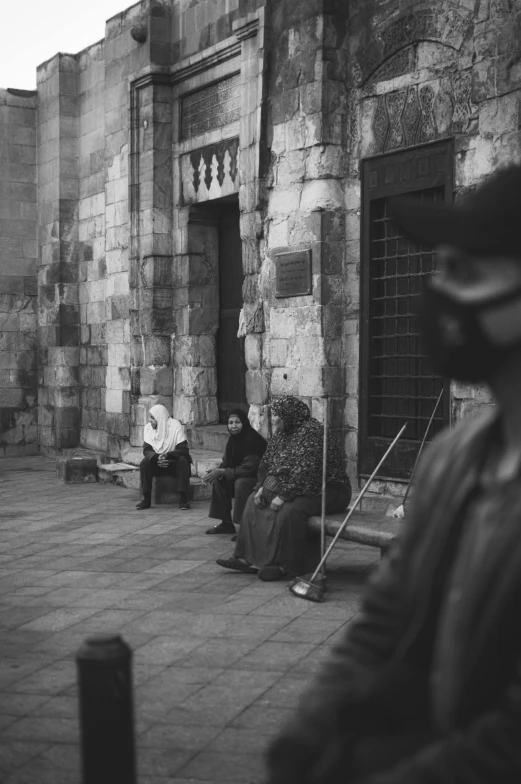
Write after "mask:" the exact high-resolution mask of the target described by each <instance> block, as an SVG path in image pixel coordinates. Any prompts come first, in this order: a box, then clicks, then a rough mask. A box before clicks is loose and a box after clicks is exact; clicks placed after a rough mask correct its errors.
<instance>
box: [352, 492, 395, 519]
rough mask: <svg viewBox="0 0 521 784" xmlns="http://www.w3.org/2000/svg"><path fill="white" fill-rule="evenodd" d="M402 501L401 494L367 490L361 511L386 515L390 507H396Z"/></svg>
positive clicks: (361, 504)
mask: <svg viewBox="0 0 521 784" xmlns="http://www.w3.org/2000/svg"><path fill="white" fill-rule="evenodd" d="M401 503H402V498H401V496H396V495H387V494H383V493H371V492H367V493H366V494H365V495H364V497H363V498H362V501H361V503H360V511H361V512H368V513H369V514H378V515H385V514H386V513H387V511H388V509H389V508H393V509H395V508H396V507H398V506H400V504H401Z"/></svg>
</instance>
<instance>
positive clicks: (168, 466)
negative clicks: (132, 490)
mask: <svg viewBox="0 0 521 784" xmlns="http://www.w3.org/2000/svg"><path fill="white" fill-rule="evenodd" d="M148 416H149V419H150V421H149V423H148V424H147V425H145V443H144V444H143V454H144V458H143V460H142V461H141V463H140V465H139V472H140V475H141V490H142V492H143V500H142V501H140V502H139V504H138V505H137V506H136V509H149V508H150V506H151V503H152V500H151V499H152V480H153V478H154V477H155V476H169V475H170V476H175V477H177V490H178V493H179V508H180V509H190V503H189V500H188V490H189V488H190V473H191V469H190V464H191V463H192V458H191V457H190V452H189V451H188V441H187V439H186V432H185V429H184V426H183V425H182V424H181V422H178V420H177V419H173V417H171V416H170V414H169V413H168V409H167V408H165V406H161V405H156V406H152V408H151V409H150V411H149V414H148Z"/></svg>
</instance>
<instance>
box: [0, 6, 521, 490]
mask: <svg viewBox="0 0 521 784" xmlns="http://www.w3.org/2000/svg"><path fill="white" fill-rule="evenodd" d="M520 33H521V0H430V2H423V1H422V0H419V1H418V2H411V1H410V0H386V2H382V1H381V0H350V1H348V0H306V2H301V1H300V0H278V1H277V2H271V0H265V2H263V0H142V2H140V3H138V4H136V5H134V6H132V7H131V8H129V9H127V10H126V11H125V12H123V13H121V14H118V15H117V16H115V17H113V18H112V19H110V20H108V22H107V24H106V34H105V38H104V39H103V40H102V41H99V42H97V43H95V44H93V45H92V46H90V47H89V48H87V49H85V50H84V51H82V52H80V53H79V54H74V55H72V54H57V55H56V56H55V57H53V58H52V59H51V60H49V61H48V62H46V63H44V64H43V65H41V66H40V67H39V68H38V79H37V91H36V92H35V93H34V94H32V93H31V94H24V93H23V92H22V91H16V90H4V91H2V92H1V93H0V122H1V128H0V134H1V137H0V138H1V139H2V145H1V147H0V155H1V159H0V165H1V170H2V179H1V182H0V188H1V195H2V202H1V204H2V215H1V237H2V239H1V243H2V244H1V253H2V256H1V261H0V283H1V300H0V301H1V311H2V315H1V319H2V321H1V323H0V330H1V332H2V334H1V336H0V368H1V369H0V390H1V391H0V394H1V407H2V414H1V416H2V420H1V422H2V435H1V438H0V442H1V445H2V449H3V451H4V454H6V455H9V454H18V453H20V452H26V451H28V450H29V451H30V450H33V449H36V448H37V445H39V447H40V449H41V450H42V451H43V452H45V453H46V454H57V453H59V452H60V450H69V449H72V450H74V449H78V448H84V449H91V450H95V451H97V452H99V453H102V454H104V455H106V456H107V457H108V458H110V459H113V458H120V457H121V456H123V457H125V454H126V453H127V452H128V450H129V448H130V447H137V446H139V445H140V444H141V442H142V434H143V425H144V422H145V420H146V413H147V409H148V407H149V406H150V404H151V402H153V401H156V400H159V401H163V402H165V404H166V405H167V406H168V407H170V408H171V409H172V410H173V414H174V416H176V417H178V418H179V419H181V420H182V421H183V422H184V423H186V424H187V425H190V426H191V427H192V428H193V430H192V433H197V432H198V431H201V430H204V428H208V427H210V426H213V425H215V424H216V423H218V422H222V421H223V415H224V412H225V411H226V409H227V408H229V407H230V406H231V405H235V404H238V405H242V406H243V407H245V408H248V409H249V412H250V418H251V420H252V421H253V422H254V423H256V424H257V425H258V426H259V427H260V429H261V430H263V431H264V432H265V433H266V432H268V430H269V402H270V400H271V399H272V398H273V397H276V396H279V395H283V394H294V395H298V396H299V397H301V398H303V399H304V400H306V401H307V402H309V404H310V406H311V408H312V411H313V414H314V415H317V416H318V417H319V418H320V417H321V416H322V404H323V403H322V401H323V399H324V397H325V396H327V397H328V398H329V400H330V402H331V405H330V412H331V422H332V427H333V428H334V429H335V430H337V431H338V432H339V433H340V434H341V437H342V440H343V443H344V446H345V452H346V457H347V461H348V467H349V471H350V473H351V475H352V477H353V478H355V477H361V478H362V479H363V477H364V476H365V475H367V474H368V473H369V472H370V470H371V468H372V466H373V465H374V464H375V461H376V460H377V458H378V456H379V455H380V454H381V453H382V450H383V449H384V448H385V447H386V445H387V444H388V443H389V439H390V438H391V437H392V436H393V435H394V434H395V433H396V432H397V430H398V429H399V426H400V425H401V424H402V423H403V422H404V421H406V420H407V421H408V422H409V423H410V424H409V428H408V431H407V439H406V440H404V441H403V444H402V445H401V447H400V449H399V450H398V452H397V453H396V455H395V457H394V458H393V460H392V461H391V462H390V463H389V464H388V467H387V469H386V471H385V477H383V478H382V482H381V485H380V489H381V490H382V491H384V490H386V489H387V490H391V491H395V490H396V488H397V485H395V483H394V481H395V480H403V479H404V478H406V477H407V476H408V474H409V472H410V468H411V466H412V461H413V459H414V455H415V452H416V450H417V446H418V441H419V439H420V438H421V435H422V433H423V430H424V427H425V424H426V422H427V421H428V418H429V416H430V413H431V412H432V410H433V405H434V402H435V400H436V399H437V396H438V394H439V391H440V390H441V388H442V381H441V379H439V378H437V377H436V376H435V375H434V374H433V373H432V371H431V369H430V368H429V365H428V362H427V361H426V359H424V358H423V357H422V351H421V345H420V343H419V339H418V335H417V331H416V326H415V321H414V318H413V316H412V313H413V311H414V305H415V301H417V300H416V296H417V294H418V292H419V290H420V287H421V280H422V278H423V277H425V276H426V275H428V274H430V272H431V271H432V264H433V261H432V252H431V248H427V247H417V246H415V245H414V244H412V243H410V242H408V241H407V240H406V239H405V238H403V237H399V236H398V234H397V231H396V228H395V227H394V226H393V224H392V221H391V220H390V219H389V218H388V215H387V199H388V197H389V196H390V195H393V194H396V193H411V194H412V195H413V196H415V197H421V198H424V199H434V200H444V201H451V200H453V199H458V198H460V196H461V195H462V194H464V193H465V192H466V191H467V190H468V189H469V188H472V187H474V186H475V185H476V184H477V183H479V182H480V181H481V180H482V179H483V178H484V177H486V176H487V175H489V174H490V173H491V172H493V171H495V170H496V169H497V168H498V167H499V166H502V165H504V164H506V163H508V162H509V161H518V160H519V159H520V157H521V156H520V131H519V125H520V119H519V103H520V88H521V36H520ZM36 304H37V308H36V307H35V306H36ZM35 314H37V317H36V315H35ZM490 403H491V401H490V399H489V398H488V396H487V394H486V392H485V391H484V390H483V389H481V388H479V387H469V386H463V385H461V384H452V385H448V384H446V385H445V391H444V395H443V405H442V406H441V407H440V409H439V413H438V415H437V418H436V428H439V427H441V426H442V424H443V423H448V422H449V421H451V419H457V418H460V417H463V416H466V415H468V414H470V413H472V412H473V411H474V410H475V409H476V408H479V407H481V406H484V405H490ZM36 417H37V421H38V427H37V428H36V424H35V422H36Z"/></svg>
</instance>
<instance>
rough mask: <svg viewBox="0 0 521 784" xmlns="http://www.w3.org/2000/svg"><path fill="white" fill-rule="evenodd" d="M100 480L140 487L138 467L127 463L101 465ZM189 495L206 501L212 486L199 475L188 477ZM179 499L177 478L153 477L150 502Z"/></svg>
mask: <svg viewBox="0 0 521 784" xmlns="http://www.w3.org/2000/svg"><path fill="white" fill-rule="evenodd" d="M98 478H99V481H100V482H103V483H105V484H114V485H117V486H118V487H126V488H127V489H128V490H137V491H139V490H140V489H141V480H140V477H139V468H137V467H136V466H133V465H130V464H128V463H109V464H106V465H102V466H100V467H99V470H98ZM189 496H190V498H191V499H192V500H193V501H206V500H208V499H210V498H211V497H212V488H211V486H209V485H205V484H204V483H203V482H202V481H201V479H200V477H198V476H192V477H191V478H190V491H189ZM178 500H179V495H178V492H177V479H176V478H175V477H173V476H158V477H155V479H154V484H153V489H152V503H154V504H175V503H177V501H178Z"/></svg>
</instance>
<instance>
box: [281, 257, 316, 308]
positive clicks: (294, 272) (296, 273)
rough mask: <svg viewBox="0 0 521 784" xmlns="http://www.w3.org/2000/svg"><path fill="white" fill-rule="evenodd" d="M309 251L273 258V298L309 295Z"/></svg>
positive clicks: (310, 288) (310, 287)
mask: <svg viewBox="0 0 521 784" xmlns="http://www.w3.org/2000/svg"><path fill="white" fill-rule="evenodd" d="M311 290H312V286H311V251H310V250H298V251H293V252H291V253H279V254H277V256H276V257H275V296H276V297H302V296H304V295H305V294H311Z"/></svg>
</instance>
